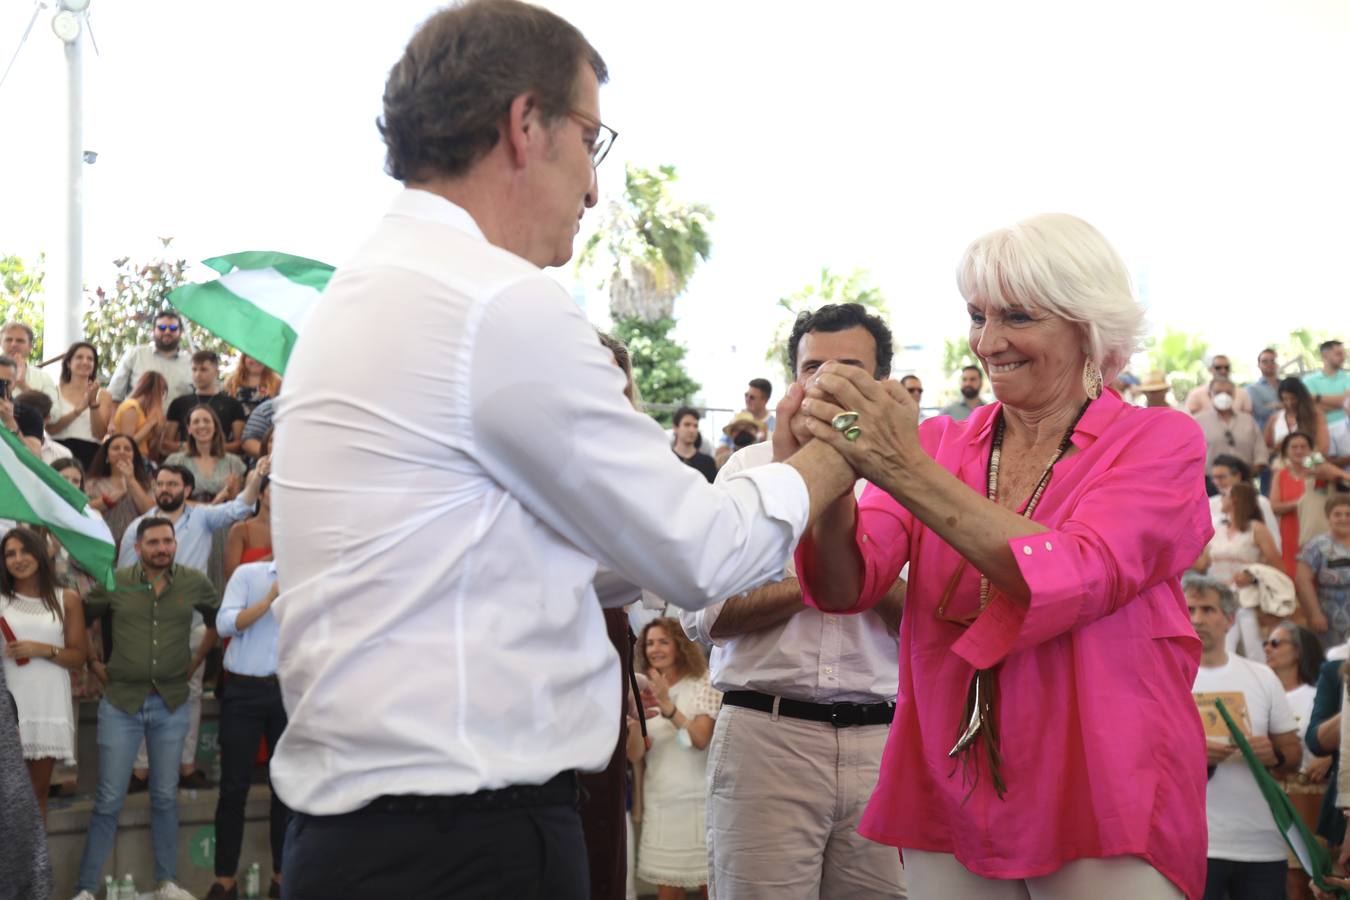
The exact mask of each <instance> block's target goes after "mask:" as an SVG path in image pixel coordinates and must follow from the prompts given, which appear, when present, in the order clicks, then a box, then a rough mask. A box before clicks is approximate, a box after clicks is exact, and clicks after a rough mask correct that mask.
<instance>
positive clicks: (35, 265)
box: [0, 253, 47, 359]
mask: <svg viewBox="0 0 1350 900" xmlns="http://www.w3.org/2000/svg"><path fill="white" fill-rule="evenodd" d="M46 262H47V260H46V254H42V253H39V254H38V258H37V259H36V260H34V261H33V262H32V263H26V262H24V261H23V259H21V258H20V257H18V256H3V257H0V288H2V289H3V291H4V293H3V295H0V322H23V323H24V324H25V325H29V326H31V327H32V329H33V332H34V334H35V335H36V338H37V340H36V341H35V342H34V343H35V346H34V348H33V358H34V359H42V320H43V314H44V312H45V310H44V298H43V287H42V279H43V277H44V276H45V275H46V269H45V267H46Z"/></svg>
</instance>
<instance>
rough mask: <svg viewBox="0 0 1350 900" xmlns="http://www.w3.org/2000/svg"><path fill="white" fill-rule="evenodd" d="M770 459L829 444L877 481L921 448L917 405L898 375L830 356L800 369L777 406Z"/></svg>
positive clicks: (855, 468)
mask: <svg viewBox="0 0 1350 900" xmlns="http://www.w3.org/2000/svg"><path fill="white" fill-rule="evenodd" d="M777 421H778V427H777V428H775V429H774V432H773V458H774V462H784V461H786V460H787V459H788V458H789V457H791V456H792V455H793V454H795V453H796V452H797V451H798V450H800V449H802V448H803V447H805V446H807V445H808V444H810V443H812V442H815V441H819V442H822V443H824V444H828V445H829V446H830V447H831V448H832V449H834V450H835V451H836V452H837V453H838V454H839V455H840V456H842V457H843V459H844V461H845V462H846V463H848V465H849V466H850V467H852V469H853V471H854V472H855V473H857V474H858V475H859V476H860V477H862V478H865V479H867V480H868V481H870V482H872V483H873V484H882V483H884V482H885V481H886V476H887V474H888V473H892V472H895V471H900V470H903V469H904V468H907V467H908V466H909V465H910V463H911V461H912V460H913V459H914V458H915V456H914V454H922V453H923V448H922V447H921V446H920V445H919V436H918V432H919V407H918V405H917V404H916V403H915V402H914V400H913V398H912V397H910V395H909V392H907V391H906V390H905V389H904V387H903V386H901V384H900V383H899V382H898V381H891V380H890V379H887V380H885V381H877V380H876V379H875V378H873V377H872V376H871V375H870V374H868V373H867V371H866V370H864V369H863V368H861V367H860V366H857V365H851V364H848V363H841V362H834V361H830V362H827V363H825V364H823V365H821V366H820V367H819V368H818V369H816V370H814V371H813V372H803V373H801V375H800V376H799V377H798V379H797V381H796V382H794V383H793V384H792V385H790V386H789V387H788V390H787V393H786V395H785V396H784V397H783V399H782V400H781V401H780V402H779V403H778V407H777Z"/></svg>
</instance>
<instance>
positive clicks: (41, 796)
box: [0, 528, 87, 820]
mask: <svg viewBox="0 0 1350 900" xmlns="http://www.w3.org/2000/svg"><path fill="white" fill-rule="evenodd" d="M0 553H2V554H3V555H4V565H3V566H0V618H2V619H3V620H4V626H3V627H0V635H2V636H3V638H4V648H5V649H4V666H5V679H6V681H8V682H9V690H10V692H11V693H12V694H13V695H14V702H15V704H16V705H17V706H18V708H19V739H20V740H21V741H22V743H23V757H24V761H25V762H26V763H27V765H28V775H29V778H30V779H32V782H33V791H34V793H36V794H37V801H38V806H39V807H41V809H42V816H43V819H44V820H45V819H46V817H47V789H48V787H50V785H51V780H52V768H53V767H54V766H55V765H56V762H57V760H61V761H63V762H66V763H68V764H73V763H74V762H75V711H74V706H73V704H72V703H71V699H70V672H71V671H72V670H76V669H79V668H81V667H82V666H83V665H84V661H85V657H86V656H87V650H86V647H85V639H84V611H83V608H82V607H81V605H80V598H79V596H78V595H77V594H75V593H74V592H73V591H58V589H57V587H56V577H55V575H54V574H53V573H52V567H51V563H50V562H49V561H48V558H47V553H46V548H45V547H44V546H43V542H42V539H41V538H40V537H38V536H37V534H35V533H34V532H32V531H29V530H28V529H26V528H14V529H12V530H10V531H9V532H7V533H6V534H5V536H4V539H3V540H0Z"/></svg>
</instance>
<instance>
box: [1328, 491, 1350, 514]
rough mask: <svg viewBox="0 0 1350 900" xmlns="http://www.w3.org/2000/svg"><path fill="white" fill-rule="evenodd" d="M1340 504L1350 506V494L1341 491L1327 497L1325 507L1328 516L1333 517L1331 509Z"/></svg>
mask: <svg viewBox="0 0 1350 900" xmlns="http://www.w3.org/2000/svg"><path fill="white" fill-rule="evenodd" d="M1338 506H1350V494H1342V493H1340V492H1339V491H1338V492H1337V493H1334V494H1332V495H1331V496H1330V497H1328V498H1327V502H1326V505H1325V506H1324V507H1322V508H1323V510H1325V512H1326V514H1327V518H1331V511H1332V510H1333V509H1335V508H1336V507H1338Z"/></svg>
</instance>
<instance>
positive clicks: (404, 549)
mask: <svg viewBox="0 0 1350 900" xmlns="http://www.w3.org/2000/svg"><path fill="white" fill-rule="evenodd" d="M606 76H607V73H606V69H605V64H604V61H603V60H602V59H601V58H600V55H599V54H598V53H597V52H596V50H595V49H594V48H593V47H591V45H590V44H589V43H587V42H586V39H585V38H584V37H583V36H582V35H581V33H580V32H579V31H577V29H576V28H575V27H573V26H572V25H570V24H569V23H567V22H566V21H564V20H563V19H561V18H559V17H558V16H557V15H555V14H553V13H550V12H547V11H545V10H543V9H540V8H537V7H534V6H529V5H526V4H524V3H520V2H515V0H470V2H466V3H461V4H457V5H454V6H451V7H449V8H447V9H444V10H441V11H440V12H438V13H436V14H435V15H433V16H432V17H431V18H430V19H428V20H427V21H426V22H425V23H423V25H422V26H421V27H420V28H419V29H418V31H417V33H416V34H415V35H413V37H412V40H411V41H410V42H409V44H408V48H407V50H406V52H405V53H404V55H403V57H402V59H400V60H399V61H398V62H397V63H396V64H395V65H394V67H393V69H392V70H391V71H390V74H389V79H388V82H387V84H386V86H385V92H384V115H383V117H382V119H381V121H380V130H381V133H382V134H383V135H384V140H385V146H386V148H387V150H388V156H387V168H388V171H389V173H390V174H391V175H392V176H393V177H395V178H397V179H399V180H401V181H402V182H403V183H404V185H405V188H406V190H404V191H403V192H402V193H401V194H400V195H399V196H398V197H397V198H396V199H395V200H394V202H393V207H392V210H391V212H390V214H389V215H388V216H387V217H386V218H385V219H384V220H383V222H381V223H380V225H379V226H378V227H377V228H376V230H375V232H374V234H373V235H372V237H371V238H370V240H369V241H368V242H367V244H366V245H365V247H364V248H362V249H361V250H359V251H358V252H357V253H356V254H355V255H354V256H353V258H352V261H351V262H350V263H349V264H348V265H347V266H346V267H344V268H343V269H341V270H339V271H338V272H336V273H335V274H334V276H333V279H332V281H330V282H329V284H328V287H327V289H326V290H325V292H324V302H323V303H322V304H320V305H319V306H318V308H316V309H315V311H314V314H313V316H312V317H311V318H310V319H309V321H308V323H307V324H306V328H305V331H304V333H303V334H302V335H301V336H300V340H299V342H298V343H297V345H296V347H295V351H294V353H293V354H292V355H291V357H290V361H289V364H288V366H287V372H286V392H287V397H286V398H284V399H283V400H282V402H281V403H280V404H279V409H278V427H279V429H280V432H281V434H282V435H283V436H284V438H283V439H282V440H280V441H279V442H278V444H277V449H276V453H277V457H276V464H277V465H276V474H275V476H274V478H273V482H272V485H273V486H272V492H273V507H272V509H273V513H272V515H273V523H274V527H273V544H274V546H275V548H276V556H277V560H278V566H279V570H280V577H281V581H282V583H283V584H284V585H285V588H286V592H285V594H284V595H283V597H282V598H281V601H280V604H279V605H278V607H277V609H276V613H277V616H278V618H279V619H280V623H281V631H280V647H279V660H280V671H279V678H280V682H281V687H282V691H283V694H284V695H285V698H286V709H287V710H288V711H289V712H290V717H289V720H288V723H287V726H286V733H285V734H284V735H283V737H282V739H281V743H280V745H279V747H278V749H277V753H276V756H275V757H273V760H272V769H271V774H272V779H273V783H274V785H275V786H276V789H277V791H278V793H279V794H280V795H281V798H282V800H284V801H285V803H286V805H287V806H288V807H290V808H291V809H292V810H293V811H294V816H293V818H292V826H291V830H290V832H289V834H288V835H287V842H286V859H285V871H286V877H285V883H286V894H287V896H288V897H291V898H317V897H334V896H342V897H346V898H350V900H358V898H370V900H384V898H388V897H413V896H426V895H428V894H436V895H444V896H458V895H459V894H461V893H466V894H467V893H473V894H475V895H479V896H484V897H488V896H491V897H526V896H538V895H542V894H544V893H547V894H548V896H550V897H551V898H554V900H580V898H583V897H587V896H589V891H588V887H587V864H586V850H585V847H584V846H583V836H582V830H581V824H580V819H579V817H578V815H577V810H576V797H577V783H576V775H575V772H576V770H578V769H582V770H597V769H600V768H601V767H602V766H603V765H604V764H605V762H606V761H607V760H608V759H610V757H611V755H612V754H613V752H614V749H615V747H616V742H617V740H618V739H619V736H620V729H621V726H622V722H621V721H620V718H621V717H620V716H619V715H618V710H619V697H620V687H619V681H620V678H619V661H618V656H617V654H615V652H614V648H613V646H612V645H611V644H610V643H609V641H608V640H607V639H606V634H605V629H604V625H603V621H602V616H601V611H600V605H599V602H598V601H597V599H596V595H595V591H594V588H593V587H592V585H591V582H592V579H593V577H594V575H595V571H596V564H597V562H598V563H601V564H603V565H604V566H605V567H607V568H608V569H610V570H612V571H613V572H614V573H616V574H617V575H618V576H620V577H622V578H624V579H626V580H628V581H629V582H632V583H633V584H636V585H640V586H642V587H645V588H649V589H651V590H652V591H653V592H655V593H657V594H658V595H660V596H663V597H665V598H666V599H667V600H669V601H672V602H675V603H678V604H683V605H689V606H702V605H705V604H707V603H708V602H711V601H713V600H716V599H719V598H721V597H725V596H728V595H731V594H735V593H739V592H741V591H744V590H747V589H749V588H750V587H753V586H754V585H755V584H757V583H759V582H761V581H764V580H766V579H768V578H770V577H772V576H774V575H775V574H776V573H778V572H781V570H782V566H783V563H784V562H785V560H786V558H787V553H788V550H789V548H790V547H791V545H792V542H793V541H794V540H795V539H796V537H797V536H798V535H800V533H801V530H802V528H803V527H805V524H806V522H807V521H809V520H810V518H811V516H812V515H813V514H814V515H818V514H819V513H820V512H821V511H822V510H823V508H824V507H825V505H826V504H828V503H829V502H832V501H833V499H834V498H836V497H838V496H839V495H841V494H842V493H843V492H844V491H846V490H848V488H849V486H850V485H852V483H853V480H854V476H853V473H852V472H851V471H850V470H849V468H848V466H846V465H844V464H843V462H842V459H841V458H839V457H838V455H837V454H834V451H832V450H829V448H828V447H824V448H821V447H818V446H817V444H819V443H821V442H816V443H814V444H811V445H808V446H806V447H804V448H803V449H802V450H801V452H800V453H798V454H796V455H795V456H793V458H792V459H791V460H789V461H788V463H787V465H771V466H764V467H762V468H761V469H760V470H757V471H754V472H746V473H743V474H742V475H740V476H737V477H733V478H730V479H728V480H727V482H726V484H725V485H723V486H721V487H714V486H712V485H709V484H708V483H707V482H706V481H704V479H703V478H702V477H701V476H700V475H699V474H698V473H696V472H693V471H691V470H690V469H689V468H688V467H686V466H685V465H683V464H682V463H681V462H679V461H678V460H676V459H674V458H672V455H671V453H670V451H669V447H668V444H667V438H666V436H665V433H664V432H663V431H662V430H661V429H660V428H658V427H655V426H654V425H653V423H652V421H651V419H650V418H648V417H645V416H643V415H642V414H640V413H638V412H637V411H635V410H634V409H633V408H632V406H631V405H630V404H629V402H628V400H627V399H626V398H625V397H624V396H623V391H622V389H623V382H624V378H623V375H622V373H621V372H620V371H619V369H618V368H617V367H616V366H615V365H614V360H613V356H612V354H611V353H610V352H609V351H608V350H607V349H605V348H604V347H602V346H600V344H599V342H598V341H597V340H596V338H595V330H594V328H593V327H592V326H591V325H590V323H589V322H588V321H587V320H586V317H585V316H584V315H583V314H582V312H581V311H580V310H579V309H578V307H577V305H576V304H575V303H573V302H572V300H571V298H570V297H569V296H568V294H567V292H566V291H564V290H563V289H562V288H561V287H559V285H558V283H557V282H556V281H555V280H554V279H553V278H551V277H549V276H548V275H547V274H545V273H543V272H541V271H540V268H541V267H544V266H556V265H561V264H563V263H565V262H566V261H567V260H568V259H569V258H570V257H571V255H572V249H573V246H572V245H573V241H574V239H575V237H576V234H577V231H578V228H579V220H580V218H581V217H582V215H583V214H584V213H585V211H586V210H587V209H589V208H590V207H592V206H594V205H595V203H596V200H597V197H596V174H595V166H596V165H598V164H600V162H601V161H602V160H603V159H604V156H605V153H606V152H607V151H608V150H609V147H610V146H611V144H612V141H613V138H614V132H613V130H612V129H610V128H609V127H608V126H606V125H604V124H603V123H602V116H601V112H600V91H599V88H600V84H601V82H603V81H604V80H605V78H606ZM373 305H379V306H380V307H381V308H383V309H386V310H388V311H389V312H390V314H389V315H387V316H380V317H377V318H374V319H372V317H371V316H370V315H369V310H370V309H372V308H373ZM372 340H373V341H394V340H397V341H398V343H399V346H400V353H398V354H396V355H395V356H394V357H393V358H391V359H390V360H386V365H385V368H386V369H387V371H386V372H384V373H382V374H383V376H387V377H381V378H380V379H378V380H377V379H371V378H370V377H369V372H368V371H365V370H364V369H363V368H362V367H359V366H352V365H351V364H350V359H349V354H350V348H351V347H352V346H353V345H355V344H368V343H369V342H370V341H372ZM513 358H517V359H524V360H528V361H529V365H523V366H514V365H504V364H503V362H504V361H505V360H507V359H513ZM390 383H393V384H398V385H399V387H400V389H399V390H398V391H394V392H390V391H389V390H387V388H386V385H387V384H390ZM785 408H786V407H785ZM563 422H566V423H568V424H567V426H566V427H565V428H563V429H562V432H565V433H566V434H568V435H573V434H576V433H577V429H576V427H577V426H578V425H581V426H584V428H585V430H586V432H587V433H588V434H591V435H596V436H598V439H595V440H591V439H586V440H571V439H568V440H565V441H564V442H563V443H561V444H560V443H559V434H560V433H562V432H560V431H559V429H558V428H554V427H549V423H554V424H556V425H559V426H560V427H561V423H563ZM541 425H542V426H545V427H542V428H541V427H539V426H541ZM826 451H828V452H826ZM770 483H772V484H770ZM411 485H416V490H410V486H411ZM770 497H771V498H772V503H769V502H768V501H766V499H765V498H770ZM771 510H772V512H771ZM616 523H622V527H616ZM654 547H660V548H661V552H660V553H659V554H657V553H653V552H652V548H654ZM318 635H322V636H323V637H322V638H317V637H316V636H318ZM526 672H528V673H529V674H528V675H527V676H525V677H524V678H522V677H521V675H522V673H526ZM623 831H624V826H623V823H622V821H621V820H619V821H615V822H614V823H613V831H612V832H611V833H612V834H615V835H616V840H615V844H614V846H613V848H612V849H613V851H614V852H616V853H621V852H622V848H623V840H622V838H621V837H618V836H619V835H622V833H623ZM522 846H530V847H532V848H534V852H532V853H529V854H523V853H521V852H520V848H521V847H522ZM351 847H360V848H361V850H360V852H359V853H355V854H354V853H352V852H350V848H351ZM339 857H340V858H342V860H343V865H342V866H334V865H333V860H334V859H337V858H339ZM622 887H623V886H622V884H620V885H618V886H617V887H616V888H615V889H616V890H617V891H619V894H618V896H622Z"/></svg>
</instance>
